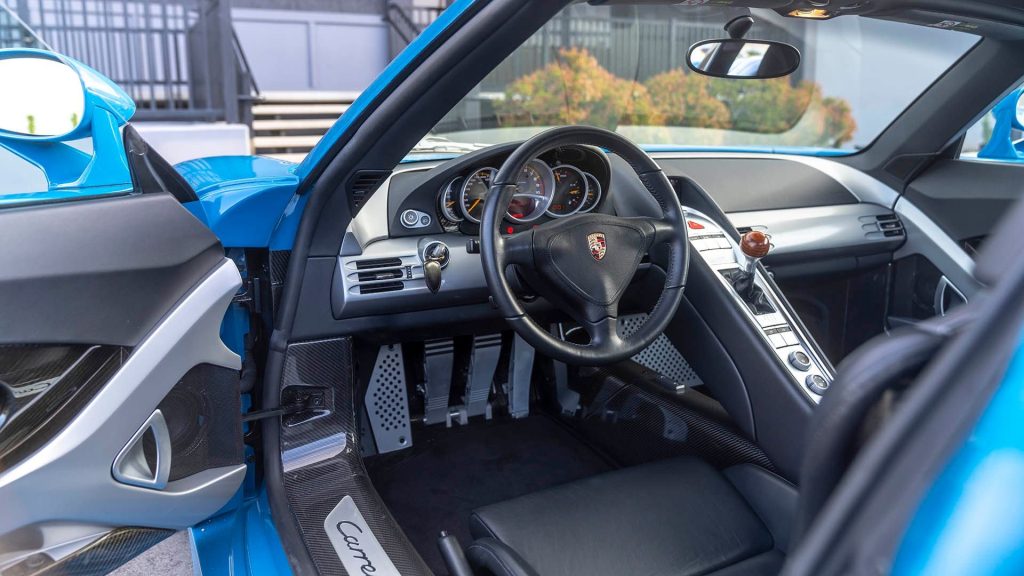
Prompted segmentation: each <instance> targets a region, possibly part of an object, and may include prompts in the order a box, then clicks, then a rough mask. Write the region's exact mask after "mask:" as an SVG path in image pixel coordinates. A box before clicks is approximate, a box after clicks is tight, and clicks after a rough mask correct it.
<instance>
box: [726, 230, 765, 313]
mask: <svg viewBox="0 0 1024 576" xmlns="http://www.w3.org/2000/svg"><path fill="white" fill-rule="evenodd" d="M740 250H741V251H742V252H743V255H744V256H745V257H746V259H747V262H746V265H745V266H744V267H743V268H742V269H740V270H735V269H734V270H731V271H728V272H723V275H724V276H725V277H726V278H727V279H728V280H729V282H730V283H731V284H732V287H733V290H736V293H737V294H739V296H740V298H742V299H743V301H744V302H746V303H747V305H748V306H749V307H750V309H751V310H752V311H753V312H754V314H767V313H771V312H774V311H775V308H774V307H773V306H772V305H771V303H770V302H768V300H767V299H766V298H765V295H764V291H762V290H761V289H760V288H759V287H758V286H757V284H755V283H754V279H755V278H756V277H757V263H758V262H759V261H760V260H761V258H764V257H765V256H767V255H768V252H769V251H771V239H770V238H769V237H768V235H767V234H765V233H764V232H761V231H759V230H751V231H750V232H747V233H746V234H744V235H743V236H742V237H741V238H740Z"/></svg>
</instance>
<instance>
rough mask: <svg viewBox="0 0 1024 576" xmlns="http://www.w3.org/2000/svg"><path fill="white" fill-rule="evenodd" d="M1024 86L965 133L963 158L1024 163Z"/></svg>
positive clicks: (999, 103)
mask: <svg viewBox="0 0 1024 576" xmlns="http://www.w3.org/2000/svg"><path fill="white" fill-rule="evenodd" d="M1022 96H1024V87H1021V88H1018V89H1016V90H1014V91H1013V92H1011V93H1010V94H1009V95H1008V96H1007V97H1006V98H1004V99H1003V100H1001V101H999V102H998V103H996V105H995V106H994V107H993V108H992V110H990V111H989V112H988V113H987V114H985V116H983V117H982V118H981V120H979V121H978V122H976V123H975V124H974V126H971V128H970V129H969V130H968V131H967V134H966V135H965V136H964V144H963V148H962V149H961V151H960V157H961V158H967V159H972V160H986V161H994V162H1015V163H1018V162H1019V163H1022V164H1024V97H1022Z"/></svg>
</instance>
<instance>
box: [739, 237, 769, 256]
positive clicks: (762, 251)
mask: <svg viewBox="0 0 1024 576" xmlns="http://www.w3.org/2000/svg"><path fill="white" fill-rule="evenodd" d="M771 249H772V244H771V238H769V237H768V235H767V234H765V233H764V232H761V231H760V230H751V231H750V232H747V233H746V234H744V235H743V236H742V237H740V250H743V253H744V254H746V255H747V257H749V258H754V259H760V258H764V257H765V256H767V255H768V252H769V251H770V250H771Z"/></svg>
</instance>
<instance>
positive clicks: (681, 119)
mask: <svg viewBox="0 0 1024 576" xmlns="http://www.w3.org/2000/svg"><path fill="white" fill-rule="evenodd" d="M730 14H731V13H729V12H728V9H727V8H722V7H715V6H711V5H704V6H688V5H681V6H680V5H676V6H658V5H640V6H611V7H609V6H592V5H588V4H577V5H572V6H569V7H568V8H566V9H565V10H563V11H562V12H561V13H560V14H559V15H558V16H556V17H555V18H554V19H552V21H551V22H549V23H548V24H547V25H545V26H544V28H543V29H541V30H540V31H539V32H537V33H536V34H534V35H533V36H532V37H530V38H529V39H528V40H527V41H526V42H525V43H524V44H523V45H522V46H520V47H519V48H517V49H516V50H515V51H514V52H513V53H512V54H511V55H510V56H509V57H508V58H507V59H506V60H505V62H503V63H502V64H501V65H500V66H498V67H497V68H496V69H495V70H493V71H492V72H491V73H490V74H489V75H488V76H487V77H486V78H485V79H484V81H483V82H481V83H480V85H479V86H477V88H476V89H475V90H473V91H472V92H471V93H470V94H469V95H467V96H466V97H465V98H464V99H463V100H462V101H461V102H460V103H459V104H458V105H457V106H456V107H455V108H453V109H452V110H451V112H450V113H449V114H448V115H447V116H446V117H445V118H444V119H443V120H442V121H441V122H440V123H439V124H438V125H437V126H436V127H435V128H434V130H433V131H432V133H431V136H430V137H428V138H427V139H425V140H424V141H423V142H421V144H420V146H418V147H417V150H414V152H416V151H422V152H450V153H461V152H465V151H468V150H472V149H474V148H476V147H478V146H481V145H488V144H495V143H500V142H511V141H515V140H520V139H523V138H526V137H528V136H530V135H532V134H534V133H537V132H539V131H541V130H543V129H544V128H546V127H550V126H554V125H562V124H589V125H596V126H601V127H604V128H608V129H612V130H616V131H618V132H620V133H622V134H624V135H626V136H627V137H629V138H630V139H632V140H633V141H635V142H637V143H638V144H641V145H644V146H646V147H648V149H657V148H670V149H674V148H697V149H723V148H724V149H748V150H749V149H755V150H757V151H768V152H771V151H784V152H790V153H808V154H823V155H824V154H828V155H837V154H849V153H854V152H856V151H857V150H860V149H862V148H864V147H866V146H868V145H870V144H871V142H873V141H874V139H875V138H876V137H877V136H878V135H879V134H880V133H881V132H882V131H883V130H884V129H885V128H886V127H888V126H889V124H890V123H891V122H892V121H893V120H894V119H895V118H896V117H897V116H898V115H899V114H900V113H901V112H902V111H903V110H904V109H906V108H907V106H909V105H910V104H911V103H912V102H913V101H914V100H915V99H916V98H917V97H918V96H919V95H920V94H921V93H922V92H923V91H924V90H925V89H927V88H928V86H930V85H931V84H932V83H933V82H934V81H935V80H936V79H937V78H938V77H939V76H940V75H942V74H943V72H945V71H946V70H947V69H948V68H949V67H950V66H952V64H953V63H954V62H956V61H957V60H958V59H959V58H960V57H961V56H962V55H963V54H964V53H965V52H966V51H967V50H969V49H970V48H971V47H972V46H973V45H974V44H975V43H976V42H977V40H978V38H977V37H976V36H972V35H969V34H965V33H961V32H957V31H952V30H941V29H936V28H928V27H922V26H914V25H910V24H902V23H896V22H888V21H882V20H874V19H868V18H854V17H843V18H836V19H834V20H830V21H814V22H812V21H806V20H800V19H794V18H783V17H781V16H779V15H778V14H776V13H775V12H772V11H768V10H753V15H754V17H755V19H756V24H755V26H754V28H753V29H752V30H751V31H750V32H749V33H748V34H747V36H746V38H747V39H749V40H777V41H783V42H787V43H789V44H792V45H794V46H796V47H797V48H799V49H800V51H801V53H802V54H803V62H802V64H801V66H800V68H799V69H798V70H797V71H796V73H795V74H793V75H792V76H790V77H787V78H779V79H774V80H735V79H718V78H708V77H706V76H701V75H698V74H696V73H693V72H691V71H690V70H689V68H688V67H687V66H686V54H687V50H688V48H689V47H690V46H691V45H692V44H694V43H695V42H698V41H700V40H706V39H709V38H722V37H724V36H725V32H724V31H723V25H724V24H725V23H726V22H727V21H728V20H729V19H731V16H730Z"/></svg>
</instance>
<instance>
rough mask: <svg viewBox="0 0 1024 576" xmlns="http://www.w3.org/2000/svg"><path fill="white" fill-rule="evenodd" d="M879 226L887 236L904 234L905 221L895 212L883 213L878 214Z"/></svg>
mask: <svg viewBox="0 0 1024 576" xmlns="http://www.w3.org/2000/svg"><path fill="white" fill-rule="evenodd" d="M877 219H878V228H879V229H880V230H881V231H882V234H885V236H886V237H890V238H891V237H893V236H903V234H904V232H903V222H900V218H899V216H897V215H895V214H882V215H881V216H877Z"/></svg>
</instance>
